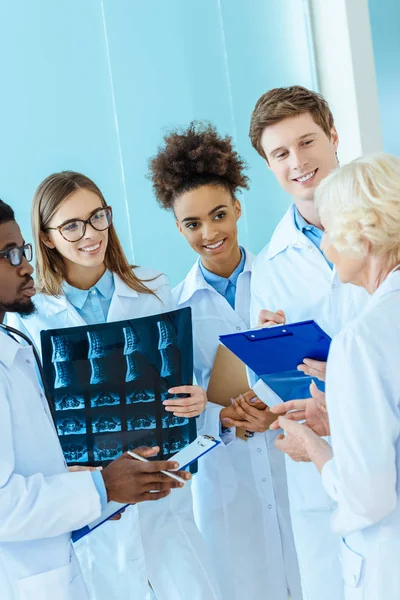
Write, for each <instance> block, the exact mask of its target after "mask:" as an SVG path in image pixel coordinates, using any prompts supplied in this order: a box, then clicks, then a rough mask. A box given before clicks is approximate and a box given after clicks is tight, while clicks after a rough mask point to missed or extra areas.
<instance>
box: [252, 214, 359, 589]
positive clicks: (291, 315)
mask: <svg viewBox="0 0 400 600" xmlns="http://www.w3.org/2000/svg"><path fill="white" fill-rule="evenodd" d="M251 292H252V297H251V323H252V326H255V325H256V324H257V321H258V314H259V311H260V310H261V309H262V308H266V309H269V310H273V311H276V310H278V309H283V310H284V311H285V313H286V317H287V322H288V323H292V322H295V321H303V320H308V319H314V320H315V321H316V322H317V323H318V324H319V325H320V326H321V327H322V328H323V329H324V330H325V331H326V332H327V333H328V334H329V335H330V336H333V335H334V334H336V333H337V332H338V331H340V330H341V329H342V327H343V326H344V325H345V324H346V323H347V322H348V321H350V320H351V319H352V318H354V317H355V316H356V314H357V312H358V311H359V310H360V309H361V308H362V307H363V306H364V305H365V304H366V302H367V300H368V294H367V293H366V292H365V290H362V289H361V288H357V287H356V286H353V285H349V284H346V285H344V284H342V283H340V281H339V279H338V276H337V274H336V272H335V271H332V270H331V269H330V267H329V265H328V264H327V262H326V260H325V258H324V257H323V256H322V254H321V253H320V252H319V250H318V249H317V248H316V247H315V246H314V244H312V243H311V241H310V240H308V238H307V237H306V236H305V235H304V234H303V233H302V232H300V231H299V230H298V229H297V228H296V226H295V223H294V218H293V206H292V207H290V209H289V210H288V211H287V213H286V214H285V216H284V217H283V219H282V220H281V222H280V223H279V224H278V226H277V228H276V230H275V232H274V233H273V236H272V238H271V241H270V243H269V244H268V245H267V246H266V247H265V248H264V249H263V250H262V251H261V253H260V254H259V255H258V257H257V259H256V261H255V263H254V266H253V277H252V286H251ZM253 389H254V391H255V392H256V393H257V395H258V396H259V397H260V398H261V399H262V400H263V401H264V402H266V403H267V404H269V405H270V406H272V405H274V404H276V403H277V402H280V401H281V400H280V398H279V397H278V396H277V395H276V394H274V393H273V392H272V390H270V388H268V387H267V386H266V385H265V384H264V383H263V382H262V381H261V380H259V381H258V382H257V383H256V384H255V386H253ZM286 471H287V479H288V488H289V500H290V512H291V517H292V526H293V534H294V539H295V543H296V549H297V557H298V561H299V568H300V575H301V581H302V587H303V595H304V598H305V600H321V598H323V599H324V600H341V599H342V598H343V584H342V578H341V568H340V560H339V545H340V539H339V536H338V535H337V534H335V533H333V532H332V530H331V527H330V520H331V514H332V511H334V509H335V503H334V502H333V500H332V499H331V498H330V497H329V496H328V494H327V493H326V492H325V490H324V488H323V486H322V482H321V478H320V475H319V473H318V471H317V470H316V468H315V467H314V465H312V464H309V463H296V462H293V461H292V460H291V459H290V458H287V460H286Z"/></svg>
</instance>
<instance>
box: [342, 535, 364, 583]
mask: <svg viewBox="0 0 400 600" xmlns="http://www.w3.org/2000/svg"><path fill="white" fill-rule="evenodd" d="M340 560H341V562H342V573H343V579H344V581H345V583H346V585H348V586H349V587H351V588H357V587H358V586H359V584H360V581H361V577H362V571H363V565H364V557H363V556H361V554H358V552H355V550H352V548H350V546H349V545H348V544H347V542H346V539H345V538H342V541H341V545H340Z"/></svg>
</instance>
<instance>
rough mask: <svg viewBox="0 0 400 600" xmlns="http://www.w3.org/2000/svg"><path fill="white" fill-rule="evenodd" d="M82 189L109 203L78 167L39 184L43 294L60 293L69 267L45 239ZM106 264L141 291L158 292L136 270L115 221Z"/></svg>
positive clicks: (35, 222) (36, 222)
mask: <svg viewBox="0 0 400 600" xmlns="http://www.w3.org/2000/svg"><path fill="white" fill-rule="evenodd" d="M79 189H84V190H89V191H90V192H93V193H95V194H96V195H97V196H98V197H99V198H100V200H101V203H102V205H103V206H107V203H106V201H105V199H104V196H103V194H102V193H101V191H100V190H99V188H98V187H97V185H96V184H95V183H94V182H93V181H92V180H91V179H89V178H88V177H86V176H85V175H81V174H80V173H76V172H74V171H61V173H54V174H53V175H49V177H46V179H45V180H44V181H42V183H41V184H40V185H39V187H38V188H37V190H36V192H35V195H34V197H33V205H32V232H33V240H34V242H35V246H36V265H35V266H36V289H37V291H38V292H41V293H42V294H47V295H49V296H56V297H59V296H61V295H62V284H63V282H64V281H65V280H66V274H67V273H66V268H65V264H64V261H63V259H62V256H61V255H60V254H59V253H58V251H57V250H56V249H52V248H48V247H47V246H46V245H45V244H44V243H43V241H42V239H41V235H40V234H41V232H44V231H45V230H46V228H47V226H48V224H49V222H50V220H51V218H52V216H53V215H54V213H55V212H56V211H57V210H58V208H59V207H60V206H61V204H62V203H63V202H64V201H65V200H66V199H67V198H68V197H69V196H71V194H73V193H74V192H76V191H77V190H79ZM104 264H105V266H106V268H107V269H109V271H111V272H112V273H116V275H118V276H119V277H120V278H121V279H122V281H123V282H124V283H126V284H127V285H128V286H129V287H130V288H132V289H133V290H135V291H136V292H138V293H141V294H152V295H154V296H155V295H156V294H155V293H154V292H153V290H151V289H150V288H148V287H147V286H146V285H145V283H144V282H143V281H142V280H140V279H139V278H138V277H136V275H135V274H134V272H133V269H134V268H135V266H134V265H130V264H129V262H128V260H127V258H126V256H125V254H124V251H123V249H122V246H121V242H120V241H119V238H118V235H117V232H116V230H115V227H114V225H113V224H112V225H111V227H110V228H109V230H108V245H107V250H106V253H105V257H104Z"/></svg>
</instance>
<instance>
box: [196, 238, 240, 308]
mask: <svg viewBox="0 0 400 600" xmlns="http://www.w3.org/2000/svg"><path fill="white" fill-rule="evenodd" d="M240 252H241V256H242V257H241V259H240V263H239V264H238V266H237V267H236V269H235V270H234V271H233V273H232V274H231V275H230V276H229V277H221V276H220V275H215V273H211V271H209V270H208V269H206V268H205V266H204V265H203V263H202V262H201V261H200V270H201V272H202V275H203V277H204V279H205V280H206V281H207V283H208V284H209V285H211V287H213V288H214V290H215V291H216V292H218V293H219V294H221V296H223V297H224V298H225V300H226V301H227V302H229V304H230V305H231V307H232V308H233V309H235V297H236V284H237V280H238V277H239V275H240V273H243V269H244V263H245V262H246V252H245V250H244V248H240Z"/></svg>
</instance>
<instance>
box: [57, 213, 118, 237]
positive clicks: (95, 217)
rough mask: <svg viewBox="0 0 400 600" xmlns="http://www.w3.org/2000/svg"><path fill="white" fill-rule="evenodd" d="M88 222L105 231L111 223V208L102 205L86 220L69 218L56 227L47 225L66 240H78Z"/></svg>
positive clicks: (83, 233) (97, 229) (84, 231)
mask: <svg viewBox="0 0 400 600" xmlns="http://www.w3.org/2000/svg"><path fill="white" fill-rule="evenodd" d="M88 223H89V224H90V225H91V226H92V227H93V229H96V231H105V230H106V229H108V228H109V227H110V226H111V224H112V208H111V206H104V207H102V208H99V209H98V210H96V211H95V212H94V213H93V214H92V215H91V216H90V217H89V218H88V219H86V221H84V220H82V219H70V220H69V221H65V223H61V225H59V226H58V227H47V228H46V230H49V229H53V230H55V231H59V232H60V234H61V235H62V237H63V238H64V240H66V241H67V242H79V240H81V239H82V238H83V236H84V235H85V233H86V226H87V224H88Z"/></svg>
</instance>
